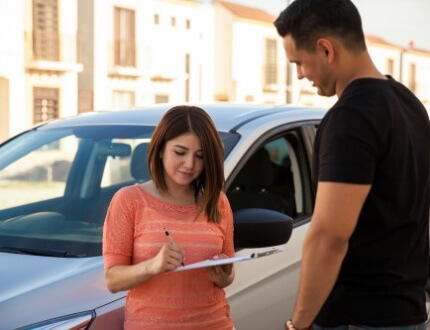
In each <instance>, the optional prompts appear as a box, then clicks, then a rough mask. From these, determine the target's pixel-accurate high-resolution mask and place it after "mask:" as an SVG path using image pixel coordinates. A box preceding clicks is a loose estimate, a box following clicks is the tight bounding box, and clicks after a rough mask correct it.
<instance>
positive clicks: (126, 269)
mask: <svg viewBox="0 0 430 330" xmlns="http://www.w3.org/2000/svg"><path fill="white" fill-rule="evenodd" d="M183 259H184V252H183V250H182V248H181V247H180V246H179V245H176V244H172V243H169V242H168V243H166V244H164V245H163V246H162V247H161V249H160V251H159V252H158V253H157V255H156V256H155V257H153V258H151V259H148V260H145V261H142V262H139V263H137V264H134V265H116V266H113V267H110V268H107V269H105V278H106V284H107V286H108V289H109V290H110V291H111V292H113V293H115V292H118V291H125V290H129V289H132V288H135V287H136V286H138V285H140V284H141V283H143V282H144V281H146V280H148V279H149V278H151V277H152V276H154V275H157V274H161V273H165V272H168V271H170V270H174V269H175V268H176V267H178V266H179V265H180V264H181V262H182V261H183Z"/></svg>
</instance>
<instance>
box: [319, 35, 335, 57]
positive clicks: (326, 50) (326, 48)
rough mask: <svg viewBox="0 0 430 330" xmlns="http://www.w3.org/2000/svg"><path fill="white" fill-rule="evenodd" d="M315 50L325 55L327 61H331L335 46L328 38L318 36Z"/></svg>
mask: <svg viewBox="0 0 430 330" xmlns="http://www.w3.org/2000/svg"><path fill="white" fill-rule="evenodd" d="M316 51H317V52H318V53H320V54H321V55H322V56H324V57H326V59H327V62H328V63H331V62H333V59H334V56H335V48H334V45H333V43H332V42H331V41H330V39H327V38H320V39H318V40H317V47H316Z"/></svg>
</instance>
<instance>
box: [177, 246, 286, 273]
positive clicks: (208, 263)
mask: <svg viewBox="0 0 430 330" xmlns="http://www.w3.org/2000/svg"><path fill="white" fill-rule="evenodd" d="M283 251H284V249H282V248H275V249H270V250H266V251H262V252H257V253H251V254H245V255H238V256H233V257H231V258H225V259H209V260H203V261H200V262H196V263H193V264H189V265H185V266H179V267H177V268H176V269H175V270H172V272H182V271H185V270H190V269H197V268H204V267H211V266H219V265H226V264H232V263H235V262H241V261H246V260H254V259H257V258H261V257H267V256H270V255H273V254H275V253H279V252H283Z"/></svg>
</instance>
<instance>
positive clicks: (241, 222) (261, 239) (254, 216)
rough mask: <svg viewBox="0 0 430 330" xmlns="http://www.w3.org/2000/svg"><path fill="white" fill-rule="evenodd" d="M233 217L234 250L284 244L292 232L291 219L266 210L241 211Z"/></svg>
mask: <svg viewBox="0 0 430 330" xmlns="http://www.w3.org/2000/svg"><path fill="white" fill-rule="evenodd" d="M233 217H234V247H235V249H236V250H240V249H245V248H259V247H269V246H274V245H280V244H285V243H286V242H288V240H289V239H290V237H291V233H292V231H293V219H292V218H291V217H289V216H288V215H285V214H283V213H280V212H276V211H272V210H268V209H257V208H249V209H241V210H238V211H236V212H235V213H234V215H233Z"/></svg>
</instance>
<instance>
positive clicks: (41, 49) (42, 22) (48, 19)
mask: <svg viewBox="0 0 430 330" xmlns="http://www.w3.org/2000/svg"><path fill="white" fill-rule="evenodd" d="M58 40H59V36H58V3H57V0H33V55H34V58H35V59H41V60H48V61H58V60H59V42H58Z"/></svg>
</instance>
